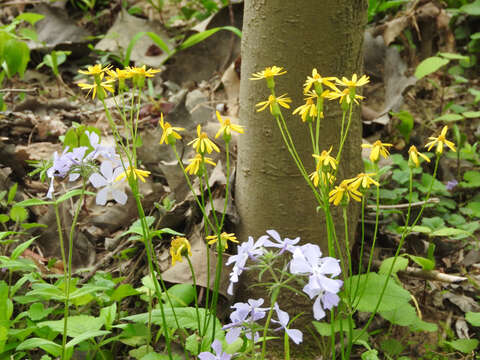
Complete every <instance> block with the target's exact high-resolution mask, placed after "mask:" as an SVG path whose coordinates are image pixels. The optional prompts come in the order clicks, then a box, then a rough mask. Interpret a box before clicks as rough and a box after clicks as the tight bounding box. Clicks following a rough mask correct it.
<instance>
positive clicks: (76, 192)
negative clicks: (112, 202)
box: [55, 189, 96, 205]
mask: <svg viewBox="0 0 480 360" xmlns="http://www.w3.org/2000/svg"><path fill="white" fill-rule="evenodd" d="M83 192H84V190H82V189H75V190H70V191H69V192H67V193H66V194H63V195H62V196H60V197H59V198H58V199H57V200H55V203H56V204H57V205H59V204H61V203H62V202H64V201H65V200H68V199H70V198H72V197H74V196H79V195H81V194H82V193H83ZM85 195H90V196H95V195H96V194H95V193H93V192H91V191H85Z"/></svg>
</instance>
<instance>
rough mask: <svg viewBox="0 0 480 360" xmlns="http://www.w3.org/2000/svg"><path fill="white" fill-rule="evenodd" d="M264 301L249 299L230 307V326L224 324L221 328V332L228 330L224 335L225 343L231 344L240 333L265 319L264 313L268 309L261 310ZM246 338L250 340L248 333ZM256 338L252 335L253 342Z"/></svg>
mask: <svg viewBox="0 0 480 360" xmlns="http://www.w3.org/2000/svg"><path fill="white" fill-rule="evenodd" d="M263 302H264V300H263V299H262V298H260V299H258V300H254V299H249V300H248V302H246V303H241V302H238V303H235V304H234V305H233V306H232V309H235V311H232V313H231V314H230V320H231V321H232V322H231V323H230V324H226V325H225V326H224V327H223V330H228V332H227V335H226V337H225V338H226V340H227V343H229V344H231V343H232V342H234V341H235V340H237V339H238V337H239V336H240V334H241V333H242V331H245V330H249V329H250V326H251V325H252V324H253V323H254V322H256V321H258V320H260V319H263V318H264V317H265V314H266V312H267V311H268V310H269V309H268V308H262V307H261V306H262V305H263ZM246 336H247V338H251V334H250V333H249V332H247V333H246ZM256 338H258V334H255V335H254V339H253V340H254V341H255V339H256Z"/></svg>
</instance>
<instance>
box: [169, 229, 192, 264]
mask: <svg viewBox="0 0 480 360" xmlns="http://www.w3.org/2000/svg"><path fill="white" fill-rule="evenodd" d="M170 255H171V256H172V266H174V265H175V263H176V262H177V261H179V262H182V261H183V259H182V255H189V256H192V248H191V246H190V242H189V241H188V240H187V238H185V237H180V236H177V237H175V238H174V239H173V240H172V242H171V244H170Z"/></svg>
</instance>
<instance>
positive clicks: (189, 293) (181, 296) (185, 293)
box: [163, 284, 196, 307]
mask: <svg viewBox="0 0 480 360" xmlns="http://www.w3.org/2000/svg"><path fill="white" fill-rule="evenodd" d="M195 291H196V290H195V287H193V285H191V284H175V285H173V286H172V287H170V288H169V289H168V290H167V292H168V295H169V296H170V301H171V302H172V306H174V307H183V306H188V305H190V304H191V303H192V301H193V300H194V299H195ZM163 300H164V301H165V302H167V303H168V304H170V303H169V302H168V300H167V297H166V296H164V299H163Z"/></svg>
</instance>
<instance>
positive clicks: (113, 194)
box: [89, 160, 128, 205]
mask: <svg viewBox="0 0 480 360" xmlns="http://www.w3.org/2000/svg"><path fill="white" fill-rule="evenodd" d="M122 172H123V168H122V167H121V166H118V167H117V168H115V169H114V167H113V164H112V162H111V161H109V160H105V161H104V162H102V164H101V165H100V174H99V173H94V174H92V175H90V178H89V180H90V182H91V183H92V185H93V186H94V187H95V188H97V189H99V188H101V189H100V190H99V191H98V193H97V197H96V199H95V202H96V203H97V204H98V205H105V204H106V203H107V200H109V199H112V198H113V199H114V200H115V201H116V202H117V203H119V204H122V205H125V203H126V202H127V199H128V197H127V194H125V192H124V191H122V190H120V189H118V188H117V187H118V186H119V185H120V184H119V181H115V179H116V178H117V177H118V176H119V175H120V174H121V173H122ZM122 180H123V179H122Z"/></svg>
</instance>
